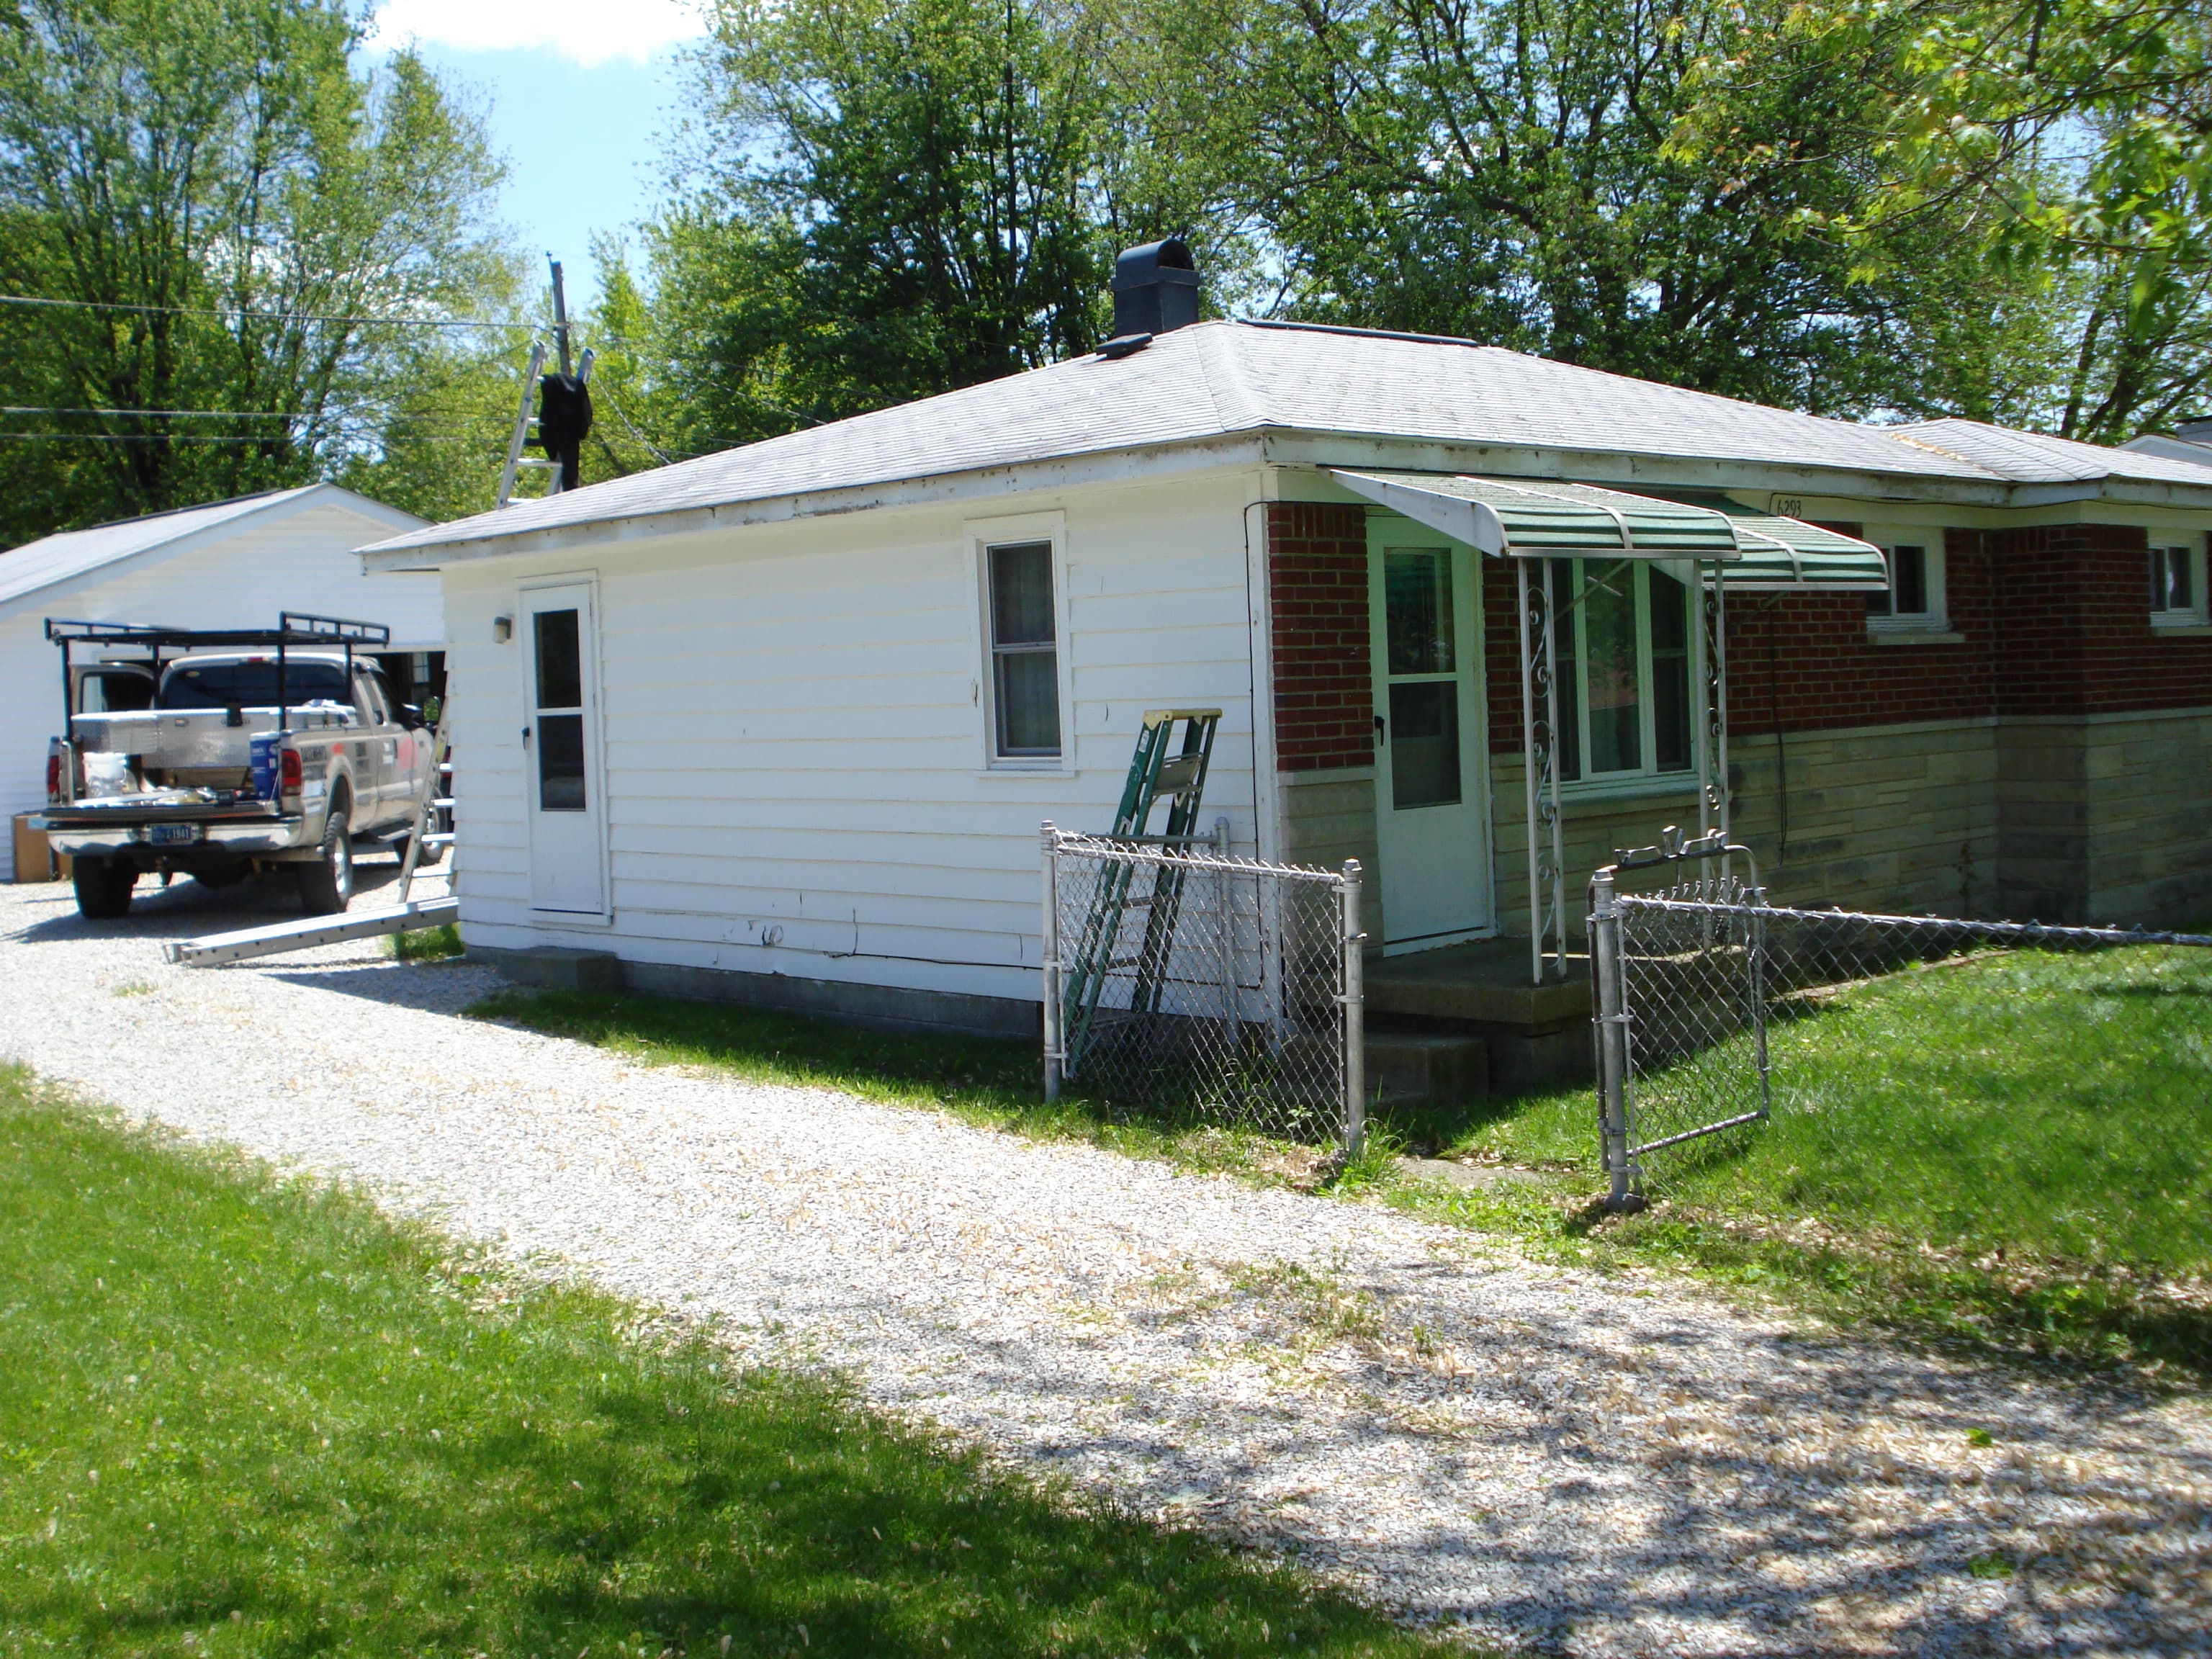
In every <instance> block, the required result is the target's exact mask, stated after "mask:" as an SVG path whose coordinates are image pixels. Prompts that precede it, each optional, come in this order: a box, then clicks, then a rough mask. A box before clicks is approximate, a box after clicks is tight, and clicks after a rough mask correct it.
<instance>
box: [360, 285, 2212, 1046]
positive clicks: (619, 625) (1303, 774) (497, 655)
mask: <svg viewBox="0 0 2212 1659" xmlns="http://www.w3.org/2000/svg"><path fill="white" fill-rule="evenodd" d="M1171 251H1172V250H1152V253H1154V254H1155V255H1159V256H1162V257H1164V254H1165V253H1166V252H1171ZM1182 276H1184V277H1188V276H1189V273H1188V271H1184V272H1182ZM1192 280H1194V279H1192ZM1127 297H1128V295H1127V293H1124V294H1122V295H1117V300H1123V299H1127ZM1161 314H1163V315H1164V314H1165V313H1164V312H1163V313H1161ZM1142 326H1143V328H1144V329H1148V330H1150V331H1149V332H1147V331H1132V330H1124V331H1123V333H1124V336H1125V337H1122V338H1121V339H1119V340H1117V342H1116V343H1115V344H1114V345H1113V347H1112V348H1111V349H1108V350H1105V351H1102V352H1100V353H1097V354H1094V355H1091V356H1085V357H1082V358H1079V359H1073V360H1071V361H1069V362H1063V363H1059V364H1054V365H1053V366H1051V367H1049V368H1042V369H1038V370H1036V371H1034V372H1032V373H1030V374H1020V375H1016V376H1012V377H1011V378H1009V379H1006V380H1000V381H997V382H994V383H992V384H989V385H985V386H973V387H969V388H967V389H965V390H963V391H960V392H951V393H948V394H946V395H945V396H943V397H939V398H930V399H927V400H924V401H922V402H919V403H915V404H908V405H904V406H902V407H900V408H896V409H892V410H883V411H881V412H879V413H877V414H874V415H868V416H859V417H857V418H855V419H853V420H848V421H842V422H834V423H832V424H829V425H827V426H823V427H819V428H812V429H810V430H808V431H805V432H800V433H794V434H792V435H788V436H786V437H782V438H777V439H772V440H769V441H766V442H763V443H758V444H753V445H750V446H747V447H744V448H741V449H737V450H732V451H730V452H727V453H723V454H719V455H713V456H708V457H703V458H701V459H696V460H693V461H689V462H684V463H681V464H679V465H674V466H671V467H666V468H663V469H661V470H659V471H655V472H650V473H644V474H639V475H635V476H633V477H628V478H623V479H618V480H614V481H611V482H609V483H603V484H598V485H594V486H592V487H591V488H588V489H580V490H576V491H573V492H570V493H568V494H565V495H558V496H555V497H551V498H550V499H547V500H544V501H525V502H519V503H517V504H515V505H513V506H512V507H507V508H506V509H504V510H502V511H501V512H499V513H490V514H484V515H481V516H479V517H477V518H474V519H470V520H461V521H459V522H458V523H455V524H451V525H445V526H438V527H436V528H435V529H431V530H427V531H422V532H414V533H411V534H409V535H405V536H402V537H399V538H395V539H393V540H392V541H388V542H386V543H383V544H379V545H377V546H375V547H373V548H369V549H368V550H365V556H366V558H367V561H368V564H369V566H370V568H373V569H387V570H436V571H438V572H440V574H441V580H442V582H443V584H444V592H445V596H446V609H447V634H448V637H449V639H450V641H452V646H451V649H452V651H453V657H452V659H451V661H452V665H453V672H454V675H455V677H456V678H455V696H454V699H453V708H454V711H455V715H454V718H455V720H456V724H457V733H456V736H457V749H458V752H460V753H462V754H464V755H465V756H467V757H469V765H468V767H467V768H466V769H465V771H464V774H463V775H462V776H461V777H460V779H459V793H460V794H461V796H462V799H463V815H464V816H465V818H466V819H467V821H468V823H470V825H471V830H470V836H469V839H468V841H467V842H466V844H465V846H464V848H462V849H461V854H460V862H459V895H460V899H461V905H462V918H463V925H464V928H465V932H466V934H467V937H468V939H469V941H470V944H471V949H475V950H490V951H513V950H520V949H526V948H534V947H538V946H560V947H584V948H587V949H596V950H600V951H612V952H613V953H615V954H616V955H617V956H618V957H621V958H622V959H623V963H624V971H625V972H626V973H627V974H628V975H629V978H630V979H631V980H632V981H633V982H635V983H636V984H638V985H639V986H641V987H644V988H657V989H664V990H678V991H683V992H686V993H691V994H729V995H732V996H737V997H741V998H744V999H746V1000H755V1001H767V1002H778V1003H781V1004H783V1005H785V1006H801V1007H806V1008H816V1009H827V1010H837V1009H842V1010H845V1011H848V1012H862V1013H866V1014H867V1015H868V1016H869V1017H871V1018H878V1019H905V1020H912V1021H915V1022H919V1023H926V1024H937V1025H957V1026H964V1027H968V1028H972V1029H995V1030H1017V1029H1033V1027H1034V1022H1035V1019H1036V1005H1037V1000H1038V996H1039V994H1040V993H1039V987H1040V981H1039V976H1038V971H1037V966H1036V963H1037V949H1038V932H1039V929H1038V922H1037V897H1036V893H1037V887H1036V860H1037V851H1036V832H1037V825H1038V823H1039V822H1040V821H1041V820H1043V819H1047V818H1049V819H1052V820H1054V822H1056V823H1060V824H1062V825H1065V826H1068V827H1073V828H1088V829H1103V828H1104V827H1106V825H1107V824H1109V823H1110V822H1111V821H1112V817H1113V812H1114V807H1115V801H1116V799H1117V798H1118V796H1119V793H1120V790H1121V781H1122V778H1123V775H1124V772H1125V770H1126V769H1127V764H1128V759H1129V754H1130V749H1131V745H1132V744H1133V739H1134V736H1135V733H1136V731H1137V729H1138V723H1139V716H1140V714H1142V712H1143V711H1144V710H1146V709H1147V708H1189V707H1195V706H1208V705H1216V706H1218V707H1220V708H1222V709H1223V711H1224V718H1223V720H1222V722H1221V726H1220V733H1219V738H1218V743H1217V746H1216V750H1215V754H1214V761H1213V771H1212V781H1211V782H1210V785H1209V788H1208V793H1207V805H1206V816H1207V817H1212V815H1213V814H1214V813H1217V812H1218V813H1221V814H1224V815H1225V816H1226V817H1227V818H1228V820H1229V823H1230V833H1231V839H1232V842H1234V844H1235V845H1236V846H1237V848H1238V849H1239V850H1241V851H1243V852H1247V853H1254V854H1258V855H1259V856H1261V857H1263V858H1269V859H1280V860H1295V861H1299V862H1309V863H1311V862H1328V863H1334V862H1335V861H1337V860H1342V859H1344V858H1346V857H1357V858H1359V859H1360V860H1363V861H1364V863H1365V864H1366V865H1367V866H1368V868H1369V870H1370V876H1371V879H1370V884H1369V887H1368V892H1369V894H1370V908H1369V909H1368V911H1367V912H1366V913H1365V914H1366V916H1367V919H1368V929H1369V935H1370V942H1371V945H1372V947H1373V948H1375V949H1376V950H1377V951H1383V952H1387V953H1390V954H1392V955H1394V956H1395V955H1412V954H1413V953H1416V952H1421V951H1426V950H1427V949H1429V948H1430V947H1434V946H1442V945H1450V944H1454V943H1456V942H1460V941H1467V940H1474V941H1480V940H1483V939H1497V938H1498V937H1501V936H1511V935H1514V934H1524V935H1525V934H1526V933H1527V932H1528V927H1529V906H1528V869H1529V859H1528V822H1529V817H1530V811H1531V808H1530V805H1529V801H1528V790H1527V788H1526V787H1525V782H1524V772H1525V763H1524V757H1525V756H1526V755H1528V754H1529V753H1531V752H1534V750H1532V747H1531V744H1530V742H1529V738H1528V732H1527V731H1526V730H1525V729H1524V723H1523V720H1522V708H1521V699H1522V690H1521V687H1522V672H1523V668H1522V652H1521V637H1522V636H1521V617H1522V609H1521V606H1522V599H1521V586H1520V584H1521V583H1522V581H1523V580H1524V578H1525V580H1528V582H1530V583H1531V584H1533V591H1534V592H1537V593H1540V594H1542V595H1547V596H1549V598H1550V600H1551V609H1552V614H1553V616H1554V617H1555V618H1557V619H1558V621H1559V627H1558V629H1557V630H1556V651H1555V657H1556V661H1557V665H1558V669H1559V672H1558V677H1557V684H1558V685H1559V695H1560V696H1561V698H1562V703H1561V708H1562V713H1561V717H1560V720H1559V727H1558V731H1557V733H1556V738H1557V741H1556V743H1555V744H1553V746H1552V747H1551V748H1549V749H1548V750H1545V751H1544V752H1546V753H1549V754H1552V755H1553V756H1554V757H1556V758H1557V760H1558V762H1559V768H1560V770H1561V775H1562V780H1563V781H1562V782H1561V785H1560V790H1559V799H1560V801H1561V804H1562V807H1563V817H1564V822H1565V832H1564V833H1565V858H1564V859H1563V860H1562V863H1561V868H1562V869H1563V871H1564V872H1565V882H1566V884H1567V886H1568V887H1569V889H1570V890H1571V893H1572V894H1573V896H1574V898H1575V899H1576V900H1577V901H1578V900H1579V896H1580V893H1581V889H1582V883H1583V877H1584V876H1585V875H1586V874H1587V872H1589V870H1590V869H1591V868H1593V867H1594V866H1596V865H1598V864H1599V863H1601V862H1602V861H1604V860H1606V859H1607V857H1608V856H1609V855H1610V854H1611V853H1612V851H1613V849H1614V848H1622V847H1630V846H1637V845H1643V844H1648V843H1650V842H1652V841H1654V840H1656V838H1657V836H1658V834H1659V832H1660V830H1661V829H1662V827H1663V826H1665V825H1666V824H1668V823H1680V824H1685V825H1695V824H1696V823H1697V822H1698V815H1699V794H1700V791H1699V781H1698V771H1697V764H1696V762H1695V759H1694V758H1693V757H1694V756H1698V755H1704V754H1708V753H1710V747H1709V745H1705V744H1702V743H1700V742H1699V741H1696V740H1695V739H1696V738H1697V736H1698V734H1699V732H1702V731H1703V730H1704V729H1705V728H1704V726H1703V725H1702V723H1701V722H1700V720H1699V708H1701V707H1702V706H1703V705H1702V701H1701V695H1700V688H1701V687H1702V685H1703V684H1705V676H1704V673H1703V670H1704V667H1705V664H1706V663H1707V661H1708V660H1709V659H1707V658H1706V657H1705V656H1704V655H1702V654H1701V653H1703V652H1704V650H1705V646H1704V643H1703V642H1704V641H1705V640H1706V639H1707V638H1708V637H1709V630H1708V629H1706V628H1705V625H1704V624H1705V593H1706V592H1708V591H1710V572H1711V571H1712V570H1713V569H1716V568H1717V569H1718V570H1719V571H1720V573H1721V574H1720V576H1719V578H1718V580H1719V591H1720V592H1721V593H1722V594H1723V602H1724V610H1725V626H1724V629H1723V640H1724V643H1725V650H1726V658H1727V667H1726V674H1725V686H1726V696H1727V708H1728V719H1727V738H1728V744H1729V748H1728V754H1727V757H1726V759H1727V765H1726V770H1725V777H1724V778H1722V777H1716V778H1715V779H1714V780H1713V783H1714V787H1715V788H1716V789H1718V788H1720V787H1723V785H1724V786H1725V787H1726V789H1727V792H1728V793H1727V801H1726V805H1727V807H1728V810H1729V812H1730V814H1731V817H1732V822H1733V826H1734V829H1735V833H1736V834H1737V835H1738V836H1739V837H1740V838H1741V839H1743V840H1745V841H1746V842H1748V843H1749V844H1750V845H1751V846H1753V848H1755V849H1756V850H1757V852H1758V854H1759V858H1760V860H1761V862H1762V866H1763V870H1764V872H1765V875H1766V876H1767V877H1768V878H1769V881H1770V884H1771V887H1772V888H1773V890H1775V891H1776V893H1777V894H1778V896H1782V897H1784V898H1788V899H1793V900H1800V901H1804V902H1815V903H1842V904H1849V905H1854V906H1867V907H1876V908H1917V909H1930V910H1942V911H1951V912H1957V911H1967V912H1972V913H1974V914H1977V915H1992V914H2004V913H2010V914H2021V915H2026V914H2035V915H2043V916H2046V917H2050V918H2053V919H2075V918H2083V917H2091V918H2097V919H2108V918H2109V919H2128V920H2134V919H2138V918H2140V919H2151V918H2160V917H2175V916H2179V915H2184V914H2189V913H2193V912H2202V911H2204V910H2207V909H2212V785H2209V784H2208V780H2209V779H2212V619H2208V616H2207V613H2206V611H2205V608H2204V601H2205V591H2206V575H2207V573H2206V570H2205V568H2204V561H2205V532H2206V531H2207V529H2208V528H2212V467H2207V466H2204V465H2198V464H2197V463H2196V462H2194V461H2193V460H2191V459H2187V458H2185V457H2173V456H2166V455H2154V454H2148V453H2140V452H2129V451H2118V450H2107V449H2100V448H2096V447H2091V446H2087V445H2082V444H2074V443H2068V442H2064V441H2059V440H2055V439H2045V438H2039V437H2034V436H2032V435H2023V434H2017V433H2008V432H2002V431H1999V430H1997V429H1996V428H1988V427H1982V426H1976V425H1974V424H1972V423H1970V422H1932V423H1929V424H1925V425H1922V426H1916V427H1906V428H1873V427H1864V426H1858V425H1854V424H1851V423H1849V422H1837V421H1828V420H1821V419H1817V418H1814V417H1812V416H1805V415H1800V414H1796V413H1792V412H1790V411H1786V410H1769V409H1761V408H1758V407H1756V406H1753V405H1749V404H1738V403H1733V402H1730V401H1729V400H1727V399H1724V398H1714V397H1710V396H1706V395H1704V394H1700V393H1697V392H1686V391H1683V390H1681V389H1680V388H1678V387H1672V386H1657V385H1653V384H1650V383H1648V382H1643V381H1638V380H1628V379H1625V378H1623V377H1620V376H1617V375H1611V374H1601V373H1597V372H1595V371H1592V370H1589V369H1583V368H1573V367H1571V366H1568V365H1564V364H1559V363H1552V362H1543V361H1541V360H1539V359H1534V358H1530V357H1525V356H1519V355H1517V354H1516V353H1512V352H1509V351H1503V350H1498V349H1492V348H1486V347H1478V346H1474V345H1470V344H1468V343H1465V342H1456V341H1449V340H1437V339H1429V338H1423V337H1411V336H1404V335H1383V334H1375V333H1367V332H1363V331H1353V330H1343V329H1329V328H1318V327H1307V326H1303V325H1275V324H1252V323H1241V322H1204V323H1195V324H1191V325H1187V326H1182V327H1169V328H1162V327H1161V326H1160V325H1158V323H1152V324H1146V325H1142ZM1590 486H1599V487H1601V488H1596V489H1593V488H1590ZM1394 502H1395V503H1398V505H1392V504H1391V503H1394ZM1431 508H1433V509H1434V510H1433V511H1431ZM1485 513H1487V514H1488V515H1489V517H1488V518H1484V517H1483V516H1482V515H1483V514H1485ZM1547 514H1548V515H1549V516H1548V517H1547V516H1546V515H1547ZM1509 521H1510V522H1509ZM1715 538H1717V541H1716V539H1715ZM1624 556H1625V562H1624ZM1707 559H1710V560H1712V561H1715V562H1713V563H1708V564H1703V565H1701V564H1699V563H1697V562H1695V561H1698V560H1707ZM2154 568H2155V570H2156V571H2157V573H2158V581H2157V583H2156V584H2155V591H2154V582H2153V580H2152V578H2153V572H2154ZM549 640H550V641H556V643H558V644H559V645H560V649H559V651H557V652H556V653H555V654H554V656H552V657H548V656H547V655H546V653H547V652H548V650H549V649H550V647H548V645H547V644H546V641H549ZM549 665H551V666H552V667H557V668H558V669H559V670H560V671H559V672H558V673H557V674H553V675H551V678H550V680H549V671H550V670H549ZM551 681H557V682H558V684H560V685H561V686H562V696H561V697H560V698H558V699H556V702H560V704H561V706H560V707H558V708H555V707H553V706H551V705H550V704H546V703H544V701H543V699H544V696H545V695H547V694H545V693H544V686H545V685H546V684H549V683H551ZM541 724H542V725H543V726H544V729H545V730H546V731H548V732H553V731H556V730H558V731H559V732H561V733H562V742H561V743H560V744H559V745H557V746H556V745H555V744H551V743H540V744H538V745H537V746H536V747H534V748H533V747H531V746H529V741H530V740H529V738H528V736H527V734H528V733H529V732H532V730H533V729H535V727H536V726H538V725H541ZM517 732H523V733H525V734H526V735H525V736H524V737H523V738H522V739H521V741H520V743H518V740H517V737H516V734H517ZM549 768H554V769H557V770H558V771H559V775H558V776H557V778H556V777H555V776H554V775H553V773H552V772H550V771H549V770H548V769H549ZM556 783H557V784H558V786H559V787H558V788H557V789H556V787H554V785H555V784H556ZM1579 908H1580V906H1579V903H1578V902H1574V903H1571V905H1570V906H1569V907H1568V915H1569V917H1570V920H1571V921H1573V922H1574V927H1575V929H1576V931H1578V930H1579V922H1578V921H1575V920H1574V919H1575V917H1576V916H1577V915H1578V912H1579ZM1498 954H1499V955H1500V956H1501V957H1507V956H1510V951H1500V952H1498ZM1527 960H1528V955H1527V953H1526V952H1523V953H1522V957H1521V961H1522V963H1523V964H1524V965H1523V968H1522V975H1523V986H1524V988H1525V984H1526V978H1527V969H1526V966H1525V964H1526V963H1527ZM1373 983H1374V981H1372V980H1370V988H1371V987H1372V985H1373ZM1531 1018H1532V1019H1534V1018H1536V1017H1535V1016H1533V1015H1532V1016H1531ZM1543 1018H1552V1017H1551V1016H1549V1015H1545V1016H1543ZM1529 1029H1531V1030H1534V1029H1535V1027H1534V1025H1533V1024H1532V1025H1531V1026H1530V1027H1529ZM1550 1029H1553V1030H1565V1017H1564V1016H1561V1017H1560V1018H1559V1021H1558V1022H1557V1023H1555V1024H1554V1025H1553V1027H1552V1028H1550ZM1583 1041H1584V1042H1585V1046H1586V1039H1583Z"/></svg>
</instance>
